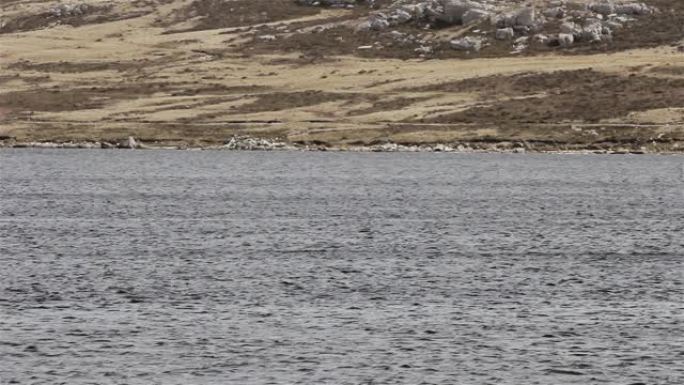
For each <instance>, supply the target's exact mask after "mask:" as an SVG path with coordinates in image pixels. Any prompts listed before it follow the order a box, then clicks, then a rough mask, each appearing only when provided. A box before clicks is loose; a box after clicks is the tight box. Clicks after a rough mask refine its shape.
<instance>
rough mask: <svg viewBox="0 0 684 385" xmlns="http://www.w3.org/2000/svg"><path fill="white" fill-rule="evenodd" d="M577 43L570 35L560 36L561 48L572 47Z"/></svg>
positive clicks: (561, 34)
mask: <svg viewBox="0 0 684 385" xmlns="http://www.w3.org/2000/svg"><path fill="white" fill-rule="evenodd" d="M574 42H575V36H574V35H572V34H569V33H559V34H558V44H559V45H560V46H561V47H570V46H571V45H572V44H573V43H574Z"/></svg>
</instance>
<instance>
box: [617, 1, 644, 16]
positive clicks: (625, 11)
mask: <svg viewBox="0 0 684 385" xmlns="http://www.w3.org/2000/svg"><path fill="white" fill-rule="evenodd" d="M651 12H652V10H651V8H650V7H649V6H648V5H646V4H644V3H627V4H617V5H616V6H615V13H618V14H621V15H648V14H650V13H651Z"/></svg>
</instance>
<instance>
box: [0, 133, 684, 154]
mask: <svg viewBox="0 0 684 385" xmlns="http://www.w3.org/2000/svg"><path fill="white" fill-rule="evenodd" d="M3 148H36V149H86V150H93V149H126V150H214V151H220V150H224V151H322V152H323V151H329V152H404V153H406V152H446V153H517V154H521V153H562V154H684V143H680V142H668V143H651V144H649V145H640V144H637V143H630V144H626V143H620V144H616V143H601V144H598V143H597V144H591V145H587V144H574V143H573V144H569V143H568V144H558V143H553V144H552V143H547V142H529V141H524V142H516V141H486V142H484V141H483V142H460V143H431V144H398V143H392V142H386V143H374V144H354V145H329V144H322V143H291V142H287V141H282V140H278V139H264V138H255V137H249V136H241V137H233V138H231V139H229V140H227V141H226V142H225V143H223V144H204V145H199V144H190V143H180V144H178V143H175V144H170V143H163V142H144V141H141V140H139V139H135V138H133V137H129V138H127V139H125V140H121V141H98V140H86V141H63V142H59V141H19V140H16V139H13V138H10V139H7V138H5V139H2V140H0V149H3Z"/></svg>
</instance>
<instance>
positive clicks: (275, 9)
mask: <svg viewBox="0 0 684 385" xmlns="http://www.w3.org/2000/svg"><path fill="white" fill-rule="evenodd" d="M319 12H320V9H319V8H314V7H299V6H296V5H295V4H294V2H293V1H292V0H268V1H266V0H234V1H225V0H195V1H193V2H192V3H190V5H188V6H187V7H186V8H184V9H182V10H180V11H179V12H178V13H177V14H176V15H175V20H174V22H181V21H185V20H187V19H192V18H199V21H198V22H197V24H196V25H195V26H194V27H192V28H189V29H184V30H171V31H169V32H170V33H173V32H187V31H203V30H209V29H219V28H234V27H244V26H252V25H255V24H263V23H271V22H275V21H279V20H288V19H294V18H298V17H303V16H309V15H315V14H317V13H319Z"/></svg>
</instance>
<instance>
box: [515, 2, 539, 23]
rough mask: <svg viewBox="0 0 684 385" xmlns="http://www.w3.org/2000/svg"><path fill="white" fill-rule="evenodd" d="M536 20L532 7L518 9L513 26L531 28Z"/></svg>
mask: <svg viewBox="0 0 684 385" xmlns="http://www.w3.org/2000/svg"><path fill="white" fill-rule="evenodd" d="M535 18H536V12H535V10H534V8H532V7H524V8H522V9H520V10H519V11H518V12H517V14H516V17H515V24H516V25H522V26H525V27H531V26H533V25H534V23H535V22H534V21H535Z"/></svg>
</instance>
